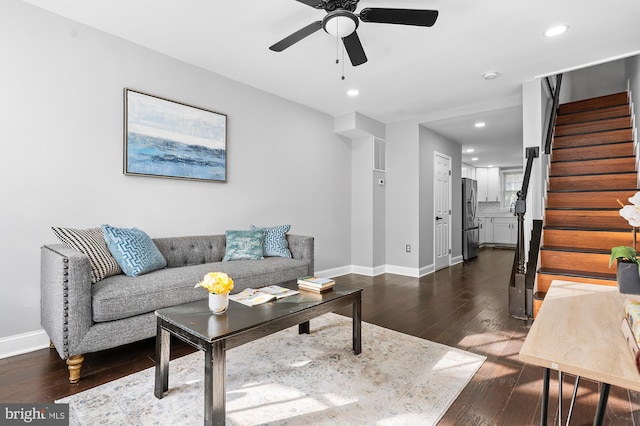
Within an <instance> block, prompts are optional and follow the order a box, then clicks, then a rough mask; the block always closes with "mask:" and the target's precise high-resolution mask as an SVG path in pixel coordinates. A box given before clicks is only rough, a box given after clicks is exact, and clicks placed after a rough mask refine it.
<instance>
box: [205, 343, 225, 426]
mask: <svg viewBox="0 0 640 426" xmlns="http://www.w3.org/2000/svg"><path fill="white" fill-rule="evenodd" d="M224 347H225V344H224V342H223V341H216V342H213V343H212V344H211V345H210V346H209V347H208V348H207V350H206V351H205V362H204V424H205V425H207V426H212V425H217V426H224V424H225V419H226V407H225V405H226V395H227V391H226V380H227V371H226V354H225V348H224Z"/></svg>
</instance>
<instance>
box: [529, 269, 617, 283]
mask: <svg viewBox="0 0 640 426" xmlns="http://www.w3.org/2000/svg"><path fill="white" fill-rule="evenodd" d="M538 274H548V275H566V276H569V277H582V278H598V279H604V280H607V279H608V280H614V281H615V279H616V273H615V272H612V273H610V274H607V273H601V272H589V271H574V270H570V269H554V268H539V269H538Z"/></svg>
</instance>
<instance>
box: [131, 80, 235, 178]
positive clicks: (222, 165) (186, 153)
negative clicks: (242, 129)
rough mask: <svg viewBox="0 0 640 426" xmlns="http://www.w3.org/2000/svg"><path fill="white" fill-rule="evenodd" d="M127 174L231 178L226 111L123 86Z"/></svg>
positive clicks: (162, 176)
mask: <svg viewBox="0 0 640 426" xmlns="http://www.w3.org/2000/svg"><path fill="white" fill-rule="evenodd" d="M124 174H125V175H130V176H150V177H160V178H172V179H188V180H200V181H208V182H226V181H227V116H226V115H225V114H220V113H217V112H214V111H210V110H206V109H203V108H199V107H195V106H192V105H188V104H184V103H180V102H176V101H172V100H169V99H165V98H161V97H158V96H154V95H150V94H147V93H143V92H138V91H135V90H131V89H128V88H125V89H124Z"/></svg>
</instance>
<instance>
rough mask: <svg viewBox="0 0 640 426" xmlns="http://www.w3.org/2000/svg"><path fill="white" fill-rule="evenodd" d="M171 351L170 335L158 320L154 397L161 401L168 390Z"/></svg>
mask: <svg viewBox="0 0 640 426" xmlns="http://www.w3.org/2000/svg"><path fill="white" fill-rule="evenodd" d="M170 350H171V335H170V334H169V332H168V331H167V330H165V329H164V328H162V320H161V319H160V318H158V320H157V329H156V383H155V389H154V395H155V396H156V398H158V399H162V396H163V394H164V392H166V391H167V390H168V389H169V358H170V356H169V354H170Z"/></svg>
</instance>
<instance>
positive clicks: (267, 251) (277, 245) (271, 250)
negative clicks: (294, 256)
mask: <svg viewBox="0 0 640 426" xmlns="http://www.w3.org/2000/svg"><path fill="white" fill-rule="evenodd" d="M250 229H262V230H263V231H264V232H265V234H264V243H263V245H262V248H263V250H264V256H265V257H288V258H291V251H289V242H288V241H287V232H289V229H291V225H279V226H272V227H269V228H260V227H257V226H253V225H251V227H250Z"/></svg>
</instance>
